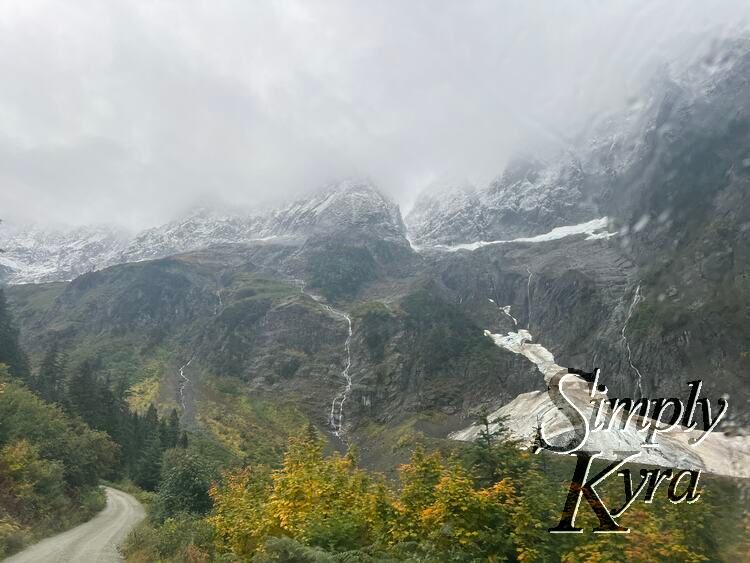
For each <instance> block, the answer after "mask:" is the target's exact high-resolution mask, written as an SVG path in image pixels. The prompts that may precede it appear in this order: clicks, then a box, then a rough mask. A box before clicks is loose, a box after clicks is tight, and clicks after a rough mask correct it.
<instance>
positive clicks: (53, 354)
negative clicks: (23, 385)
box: [34, 342, 65, 403]
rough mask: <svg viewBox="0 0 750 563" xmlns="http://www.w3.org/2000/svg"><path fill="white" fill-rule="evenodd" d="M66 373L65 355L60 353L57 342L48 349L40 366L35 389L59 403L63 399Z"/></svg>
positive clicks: (45, 398) (52, 401)
mask: <svg viewBox="0 0 750 563" xmlns="http://www.w3.org/2000/svg"><path fill="white" fill-rule="evenodd" d="M64 373H65V357H64V356H63V354H61V353H60V349H59V347H58V345H57V342H55V343H53V344H52V346H51V347H50V348H49V350H47V353H46V354H45V355H44V359H42V365H41V366H40V367H39V374H38V375H37V377H36V380H35V382H34V390H35V391H36V392H37V393H38V394H39V396H40V397H41V398H42V399H44V400H45V401H48V402H50V403H59V402H61V401H62V399H63V388H62V382H63V376H64Z"/></svg>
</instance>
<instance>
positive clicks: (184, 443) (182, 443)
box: [177, 430, 188, 450]
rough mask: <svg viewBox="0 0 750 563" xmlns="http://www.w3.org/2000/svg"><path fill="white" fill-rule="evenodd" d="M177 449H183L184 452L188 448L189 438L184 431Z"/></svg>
mask: <svg viewBox="0 0 750 563" xmlns="http://www.w3.org/2000/svg"><path fill="white" fill-rule="evenodd" d="M177 447H178V448H182V449H183V450H186V449H187V447H188V436H187V432H185V431H184V430H183V431H182V434H180V438H179V440H177Z"/></svg>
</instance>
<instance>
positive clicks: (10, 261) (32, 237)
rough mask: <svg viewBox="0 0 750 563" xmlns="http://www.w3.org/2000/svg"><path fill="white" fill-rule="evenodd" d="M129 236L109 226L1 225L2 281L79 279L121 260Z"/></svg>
mask: <svg viewBox="0 0 750 563" xmlns="http://www.w3.org/2000/svg"><path fill="white" fill-rule="evenodd" d="M127 241H128V235H127V234H126V233H125V232H124V231H120V230H117V229H114V228H111V227H106V226H89V227H77V228H73V229H64V228H56V229H49V230H46V229H42V228H40V227H28V228H23V227H20V226H17V225H10V224H8V225H6V224H2V225H0V248H2V249H3V252H2V253H1V254H0V281H2V280H5V281H6V282H8V283H39V282H49V281H60V280H68V279H72V278H75V277H76V276H79V275H81V274H83V273H86V272H89V271H91V270H97V269H100V268H104V267H107V266H110V265H112V264H115V263H117V261H118V260H119V256H120V254H121V252H122V251H123V249H124V248H125V246H126V245H127Z"/></svg>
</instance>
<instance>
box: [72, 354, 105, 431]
mask: <svg viewBox="0 0 750 563" xmlns="http://www.w3.org/2000/svg"><path fill="white" fill-rule="evenodd" d="M95 385H96V382H95V378H94V372H93V368H92V365H91V362H88V361H86V362H83V363H82V364H81V366H80V367H79V368H78V369H77V370H76V372H75V373H74V374H73V376H72V377H71V378H70V381H69V383H68V404H69V406H70V409H71V410H73V412H75V413H76V414H78V415H79V416H80V417H81V418H83V420H85V421H86V422H87V423H88V424H90V425H92V426H96V425H95V422H96V419H97V418H98V416H97V415H98V413H97V411H98V409H97V399H98V397H97V395H98V393H97V389H96V386H95Z"/></svg>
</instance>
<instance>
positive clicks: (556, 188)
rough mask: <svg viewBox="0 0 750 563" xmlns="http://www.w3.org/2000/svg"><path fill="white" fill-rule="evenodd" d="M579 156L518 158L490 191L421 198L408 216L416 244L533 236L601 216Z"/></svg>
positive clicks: (452, 192)
mask: <svg viewBox="0 0 750 563" xmlns="http://www.w3.org/2000/svg"><path fill="white" fill-rule="evenodd" d="M591 192H592V190H591V189H590V188H589V186H588V185H587V181H586V175H585V173H584V171H583V169H582V167H581V164H580V162H578V161H577V160H576V159H575V158H571V159H569V160H565V159H563V160H560V161H556V162H552V163H546V162H542V161H539V160H536V159H533V158H531V157H524V158H521V157H519V158H516V159H514V160H513V161H512V162H511V163H510V164H509V165H508V167H507V168H506V169H505V171H504V172H503V174H502V175H501V176H499V177H498V178H497V179H496V180H494V181H493V182H492V183H491V184H490V185H489V186H488V187H487V188H485V189H483V190H476V189H474V188H471V187H466V186H461V187H459V188H457V189H455V190H444V191H443V192H442V193H437V194H433V193H425V194H423V195H421V196H420V197H419V198H418V199H417V202H416V204H415V206H414V208H413V210H412V211H411V212H410V213H409V215H408V216H407V217H406V222H407V224H408V226H409V235H410V238H411V240H412V241H413V242H414V243H415V244H417V245H430V244H432V245H434V244H447V245H450V244H459V243H468V242H474V241H492V240H506V239H513V238H519V237H529V236H534V235H539V234H542V233H545V232H548V231H550V230H552V229H554V228H556V227H562V226H565V225H571V224H576V223H582V222H585V221H588V220H591V219H595V218H598V217H600V216H601V214H599V212H598V208H597V206H596V204H595V202H594V201H593V200H592V193H591Z"/></svg>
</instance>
